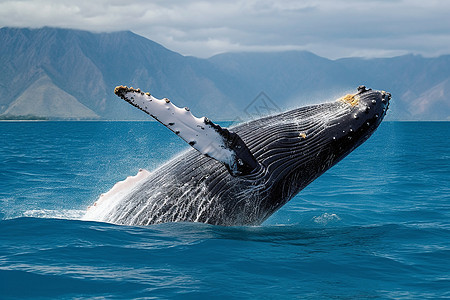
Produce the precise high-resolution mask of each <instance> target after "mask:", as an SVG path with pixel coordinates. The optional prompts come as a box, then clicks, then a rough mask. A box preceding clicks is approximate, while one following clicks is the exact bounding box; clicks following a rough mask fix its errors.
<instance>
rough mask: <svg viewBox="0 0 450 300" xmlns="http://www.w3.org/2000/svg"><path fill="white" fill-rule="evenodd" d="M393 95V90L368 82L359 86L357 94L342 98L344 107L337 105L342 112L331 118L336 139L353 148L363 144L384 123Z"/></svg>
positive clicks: (346, 146) (330, 122)
mask: <svg viewBox="0 0 450 300" xmlns="http://www.w3.org/2000/svg"><path fill="white" fill-rule="evenodd" d="M390 99H391V94H390V93H388V92H385V91H375V90H372V89H367V88H366V87H365V86H359V87H358V91H357V93H355V94H348V95H346V96H344V97H342V98H340V99H338V100H337V102H341V103H342V108H337V109H336V112H337V113H339V115H336V116H335V117H334V118H333V117H330V119H329V120H328V124H329V126H330V129H329V130H330V134H331V135H333V140H334V141H335V143H336V144H338V145H339V147H340V148H343V149H346V150H350V151H351V150H353V149H354V148H356V147H357V146H359V145H360V144H362V143H363V142H364V141H365V140H367V139H368V138H369V137H370V136H371V135H372V133H373V132H374V131H375V130H376V129H377V128H378V125H380V123H381V121H382V120H383V118H384V116H385V115H386V112H387V110H388V108H389V101H390Z"/></svg>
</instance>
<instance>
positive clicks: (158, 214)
mask: <svg viewBox="0 0 450 300" xmlns="http://www.w3.org/2000/svg"><path fill="white" fill-rule="evenodd" d="M139 92H140V91H139ZM389 99H390V94H389V93H385V92H379V91H373V90H366V88H365V87H363V86H362V87H360V88H359V89H358V93H356V94H354V95H347V96H346V97H344V98H341V99H340V100H339V101H334V102H330V103H324V104H320V105H314V106H308V107H303V108H298V109H294V110H291V111H287V112H285V113H281V114H278V115H274V116H268V117H264V118H261V119H258V120H254V121H251V122H248V123H244V124H241V125H238V126H235V127H233V128H231V129H230V130H231V131H232V132H233V133H235V134H237V135H238V136H239V137H240V138H241V139H242V141H243V142H244V146H243V147H245V146H246V147H247V148H248V150H249V151H250V153H251V155H253V158H252V159H251V161H253V160H254V161H256V163H257V166H256V167H254V166H253V165H252V168H250V169H251V170H250V169H245V170H244V171H242V172H240V173H239V172H237V173H236V172H234V173H233V172H232V171H231V169H230V166H229V164H225V165H224V163H223V160H222V161H221V160H220V159H219V160H217V159H213V158H211V157H210V155H208V154H207V153H201V152H199V151H201V150H199V151H197V150H198V149H197V150H195V149H191V150H189V151H187V152H185V153H183V154H181V155H179V156H178V157H176V158H174V159H172V160H171V161H169V162H167V163H166V164H164V165H163V166H161V167H160V168H158V169H156V170H155V171H153V172H151V173H147V172H145V171H143V172H141V174H140V175H139V176H138V177H133V178H132V179H129V180H128V181H129V182H128V183H129V184H128V185H127V184H126V183H127V181H126V182H124V183H123V185H124V186H127V187H126V188H123V189H120V188H117V191H116V192H113V191H111V195H108V196H107V197H106V198H108V199H101V198H100V199H99V201H97V204H96V205H95V206H93V207H91V208H90V209H89V210H88V212H87V214H86V216H85V219H88V220H97V221H105V222H110V223H116V224H127V225H149V224H156V223H163V222H180V221H188V222H204V223H209V224H216V225H258V224H260V223H262V222H263V221H264V220H265V219H267V218H268V217H269V216H270V215H271V214H273V213H274V212H275V211H276V210H278V209H279V208H280V207H281V206H283V205H284V204H285V203H286V202H288V201H289V200H290V199H292V198H293V197H294V196H295V195H296V194H297V193H298V192H299V191H301V190H302V189H303V188H305V187H306V186H307V185H308V184H309V183H311V182H312V181H313V180H314V179H316V178H317V177H319V176H320V175H321V174H323V173H324V172H325V171H326V170H328V169H329V168H330V167H332V166H333V165H335V164H336V163H337V162H339V161H340V160H341V159H343V158H344V157H345V156H346V155H347V154H349V153H350V152H351V151H352V150H354V149H355V148H356V147H358V146H359V145H360V144H361V143H363V142H364V141H365V140H366V139H367V138H369V137H370V135H371V134H372V133H373V132H374V131H375V129H376V128H377V127H378V125H379V124H380V122H381V120H382V119H383V117H384V115H385V113H386V110H387V107H388V104H389ZM136 106H138V105H136ZM152 116H153V115H152ZM154 117H155V116H154ZM155 118H157V117H155ZM157 119H158V118H157ZM205 120H207V119H205ZM205 122H206V121H205ZM208 122H210V121H209V120H208ZM170 124H173V123H170ZM227 132H228V131H227ZM177 133H178V131H177ZM183 138H184V137H183ZM184 139H186V138H184ZM192 144H193V143H192ZM199 147H200V148H201V146H199ZM213 147H214V145H213ZM237 147H238V148H240V147H241V146H237ZM202 149H203V148H202ZM213 150H214V149H213ZM209 153H213V152H209ZM243 157H244V160H246V157H245V156H243ZM235 159H237V161H238V163H237V164H240V163H241V161H240V160H239V159H238V158H235ZM250 164H251V163H250ZM144 173H145V174H144ZM131 181H134V182H132V183H130V182H131Z"/></svg>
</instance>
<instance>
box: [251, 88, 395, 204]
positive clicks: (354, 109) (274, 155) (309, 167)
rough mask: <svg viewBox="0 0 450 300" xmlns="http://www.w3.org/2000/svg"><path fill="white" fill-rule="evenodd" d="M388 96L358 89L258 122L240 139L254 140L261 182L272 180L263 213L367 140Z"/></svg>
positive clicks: (386, 104)
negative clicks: (269, 194) (261, 169)
mask: <svg viewBox="0 0 450 300" xmlns="http://www.w3.org/2000/svg"><path fill="white" fill-rule="evenodd" d="M390 98H391V94H390V93H388V92H385V91H376V90H372V89H367V88H366V87H365V86H360V87H358V89H357V91H356V93H354V94H348V95H346V96H344V97H341V98H339V99H338V100H336V101H333V102H329V103H324V104H319V105H313V106H308V107H302V108H298V109H294V110H291V111H287V112H285V113H282V114H280V115H276V116H272V117H267V118H264V119H261V120H259V121H256V124H254V125H257V126H254V125H253V126H251V127H252V130H248V132H246V134H244V133H243V134H242V135H243V136H245V138H246V139H248V140H249V141H250V143H252V142H251V141H257V143H255V144H254V145H252V147H251V148H252V151H253V153H255V156H256V158H257V160H258V161H259V162H261V164H262V165H263V166H264V177H265V179H264V180H265V182H272V188H271V191H272V197H268V199H269V198H270V199H271V200H270V201H268V202H267V203H266V205H268V206H270V207H268V209H267V211H274V210H276V209H278V208H279V207H281V206H282V205H283V204H284V203H285V202H286V201H288V200H289V199H291V198H292V197H293V196H294V195H295V194H297V193H298V192H299V191H300V190H301V189H303V188H304V187H306V186H307V185H308V184H309V183H311V182H312V181H313V180H314V179H316V178H317V177H319V176H320V175H321V174H323V173H324V172H325V171H326V170H328V169H329V168H331V167H332V166H333V165H335V164H336V163H338V162H339V161H340V160H342V159H343V158H344V157H345V156H347V155H348V154H349V153H350V152H352V151H353V150H354V149H355V148H357V147H358V146H359V145H361V144H362V143H363V142H364V141H366V140H367V139H368V138H369V137H370V136H371V135H372V133H374V131H375V130H376V129H377V127H378V126H379V125H380V123H381V121H382V120H383V118H384V116H385V115H386V111H387V109H388V106H389V101H390ZM250 124H251V123H250ZM244 128H245V126H243V129H244ZM255 128H257V129H255Z"/></svg>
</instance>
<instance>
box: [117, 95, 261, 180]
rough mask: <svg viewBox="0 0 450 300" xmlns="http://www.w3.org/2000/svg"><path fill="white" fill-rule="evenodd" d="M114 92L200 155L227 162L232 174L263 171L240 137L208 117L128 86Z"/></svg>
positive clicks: (226, 165)
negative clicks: (259, 169) (193, 113)
mask: <svg viewBox="0 0 450 300" xmlns="http://www.w3.org/2000/svg"><path fill="white" fill-rule="evenodd" d="M114 93H115V94H116V95H117V96H119V97H120V98H122V99H124V100H125V101H127V102H128V103H130V104H131V105H133V106H136V107H137V108H139V109H140V110H142V111H144V112H146V113H147V114H149V115H150V116H152V117H153V118H155V119H156V120H157V121H159V122H160V123H162V124H163V125H164V126H166V127H167V128H169V129H170V130H172V131H173V132H174V133H175V134H177V135H178V136H179V137H181V138H182V139H183V140H185V141H186V142H187V143H188V144H189V145H191V146H192V147H193V148H195V149H196V150H198V151H199V152H200V153H202V154H204V155H205V156H207V157H211V158H214V159H216V160H217V161H219V162H221V163H223V164H224V165H225V167H226V168H227V169H228V171H229V172H230V174H231V175H233V176H241V175H248V174H251V173H253V172H255V171H256V170H257V169H258V168H259V163H258V162H257V161H256V159H255V157H254V156H253V154H252V153H251V152H250V150H249V149H248V147H247V145H245V143H244V141H243V140H242V139H241V138H240V137H239V135H237V134H236V133H234V132H230V131H229V130H228V129H226V128H222V127H220V126H219V125H217V124H214V123H213V122H211V121H210V120H209V119H208V118H205V117H203V118H196V117H195V116H194V115H192V113H191V112H190V111H189V109H188V108H187V107H185V108H179V107H176V106H175V105H173V104H172V103H171V102H170V101H169V99H166V98H165V99H162V100H160V99H157V98H155V97H153V96H152V95H150V94H149V93H144V92H142V91H141V90H140V89H133V88H128V87H126V86H125V87H124V86H118V87H116V89H115V90H114Z"/></svg>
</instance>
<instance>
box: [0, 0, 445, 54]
mask: <svg viewBox="0 0 450 300" xmlns="http://www.w3.org/2000/svg"><path fill="white" fill-rule="evenodd" d="M448 15H450V1H445V0H428V1H423V0H421V1H419V0H403V1H402V0H397V1H395V0H394V1H391V0H390V1H387V0H369V1H359V0H358V1H357V0H350V1H348V0H346V1H344V0H322V1H317V0H316V1H312V0H311V1H307V0H306V1H297V0H285V1H277V0H246V1H226V0H214V1H189V2H187V1H179V0H178V1H177V0H175V1H165V0H164V1H162V0H156V1H151V2H149V1H143V0H129V1H118V0H113V1H107V0H99V1H84V0H81V1H75V0H72V1H67V0H58V1H52V0H22V1H20V0H19V1H0V26H2V27H3V26H10V27H42V26H55V27H63V28H76V29H83V30H91V31H116V30H131V31H134V32H135V33H138V34H141V35H143V36H145V37H147V38H149V39H152V40H154V41H156V42H158V43H161V44H163V45H164V46H166V47H167V48H169V49H171V50H174V51H177V52H180V53H182V54H185V55H194V56H200V57H208V56H211V55H213V54H216V53H220V52H228V51H276V50H293V49H299V50H310V51H313V52H315V53H317V54H319V55H322V56H325V57H329V58H338V57H346V56H355V55H357V56H368V57H374V56H392V55H398V54H404V53H419V54H423V55H426V56H436V55H440V54H448V53H449V51H450V50H449V49H450V22H448V21H447V18H448Z"/></svg>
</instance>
